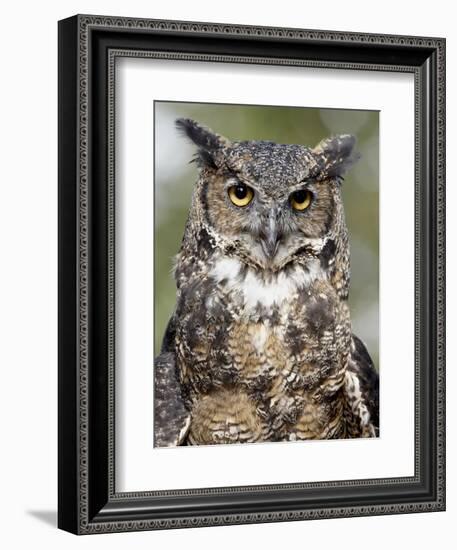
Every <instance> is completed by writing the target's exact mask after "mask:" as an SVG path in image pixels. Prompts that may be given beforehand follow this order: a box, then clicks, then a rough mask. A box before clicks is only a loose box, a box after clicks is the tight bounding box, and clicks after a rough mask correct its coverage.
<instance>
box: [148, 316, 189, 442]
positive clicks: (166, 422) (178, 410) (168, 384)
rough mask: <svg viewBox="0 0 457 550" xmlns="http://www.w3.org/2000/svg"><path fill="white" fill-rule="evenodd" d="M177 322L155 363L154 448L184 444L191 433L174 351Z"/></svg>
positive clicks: (167, 331) (168, 329) (167, 335)
mask: <svg viewBox="0 0 457 550" xmlns="http://www.w3.org/2000/svg"><path fill="white" fill-rule="evenodd" d="M172 334H174V324H173V321H170V323H168V327H167V330H166V332H165V337H164V341H163V344H162V350H161V353H160V355H159V356H158V357H156V359H155V361H154V445H155V446H156V447H175V446H177V445H183V444H184V442H185V439H186V436H187V432H188V431H189V426H190V414H189V411H188V410H187V408H186V406H185V404H184V400H183V398H182V394H181V385H180V383H179V379H178V373H177V371H176V357H175V353H174V351H171V349H172V346H171V340H172Z"/></svg>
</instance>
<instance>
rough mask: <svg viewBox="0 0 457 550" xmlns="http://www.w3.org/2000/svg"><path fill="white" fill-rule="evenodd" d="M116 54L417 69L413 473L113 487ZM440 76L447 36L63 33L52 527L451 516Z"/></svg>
mask: <svg viewBox="0 0 457 550" xmlns="http://www.w3.org/2000/svg"><path fill="white" fill-rule="evenodd" d="M118 56H133V57H153V58H161V59H164V58H165V59H189V60H190V59H193V60H195V59H197V60H201V61H217V62H228V61H230V62H237V63H249V64H259V63H262V64H281V65H295V66H308V67H328V68H339V69H357V70H374V71H377V70H381V71H393V72H411V73H414V76H415V119H416V138H415V139H416V143H415V158H416V166H415V172H416V176H415V179H416V191H415V195H416V204H415V209H416V210H415V220H416V221H415V234H416V242H415V256H416V260H415V262H416V266H415V270H416V281H415V284H416V291H415V292H416V311H415V319H416V358H415V368H416V374H415V376H416V397H415V403H416V405H415V409H416V410H415V421H416V442H415V464H416V467H415V475H414V477H409V478H389V479H375V480H352V481H335V482H325V483H297V484H287V485H267V486H254V487H252V486H248V487H227V488H215V489H212V488H211V489H210V488H208V489H195V490H194V489H186V490H174V491H153V492H141V493H116V492H115V488H114V475H113V473H114V425H113V419H114V284H115V278H114V185H115V182H114V81H115V59H116V57H118ZM444 69H445V41H444V39H441V38H424V37H407V36H388V35H372V34H356V33H341V32H331V31H312V30H302V29H285V28H269V27H252V26H241V25H222V24H213V23H193V22H180V21H160V20H149V19H128V18H116V17H98V16H88V15H77V16H74V17H71V18H68V19H65V20H62V21H60V22H59V513H58V525H59V527H60V528H62V529H65V530H68V531H71V532H73V533H77V534H88V533H101V532H115V531H131V530H146V529H166V528H178V527H196V526H209V525H224V524H240V523H255V522H271V521H292V520H302V519H318V518H330V517H347V516H361V515H375V514H393V513H407V512H424V511H439V510H444V509H445V473H444V469H445V424H444V422H445V397H444V392H445V373H444V357H445V342H444V334H445V331H444V319H445V311H444V307H445V306H444V292H445V288H444V287H445V274H444V246H445V237H444V224H445V219H444V216H445V214H444V200H445V197H444V179H445V159H444V154H445V153H444V151H445V149H444V139H445V137H444V136H445V73H444ZM95 403H96V405H95Z"/></svg>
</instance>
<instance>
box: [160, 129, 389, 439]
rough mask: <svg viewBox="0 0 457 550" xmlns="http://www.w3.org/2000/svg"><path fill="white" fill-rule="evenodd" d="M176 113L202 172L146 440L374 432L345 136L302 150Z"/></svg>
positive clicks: (371, 372)
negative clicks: (357, 301) (353, 269)
mask: <svg viewBox="0 0 457 550" xmlns="http://www.w3.org/2000/svg"><path fill="white" fill-rule="evenodd" d="M176 125H177V128H178V129H179V130H180V131H182V132H183V133H184V134H185V135H186V136H187V137H188V138H190V140H191V141H192V142H193V143H194V144H195V145H196V146H197V155H196V160H197V162H198V165H199V168H200V176H199V179H198V181H197V183H196V185H195V188H194V192H193V198H192V205H191V208H190V212H189V216H188V220H187V224H186V228H185V231H184V237H183V240H182V245H181V249H180V251H179V253H178V255H177V259H176V265H175V271H174V274H175V279H176V285H177V297H176V308H175V311H174V313H173V315H172V317H171V319H170V322H169V324H168V327H167V330H166V334H165V337H164V340H163V344H162V349H161V353H160V355H159V356H158V357H157V359H156V361H155V430H154V432H155V445H156V446H171V445H200V444H214V443H242V442H256V441H290V440H302V439H332V438H352V437H375V436H377V434H378V425H379V422H378V375H377V373H376V371H375V369H374V367H373V364H372V361H371V359H370V356H369V354H368V352H367V350H366V348H365V346H364V344H363V343H362V342H361V340H359V339H358V338H357V337H356V336H355V335H354V334H352V330H351V320H350V313H349V307H348V293H349V244H348V231H347V228H346V223H345V219H344V209H343V202H342V197H341V184H342V175H343V174H344V172H345V171H346V170H347V169H348V168H349V167H350V165H351V164H352V163H353V162H354V160H356V155H355V154H354V152H353V149H354V144H355V138H354V137H353V136H350V135H340V136H337V137H332V138H329V139H324V140H323V141H321V142H320V143H319V144H318V145H317V146H316V147H314V148H309V147H305V146H302V145H281V144H277V143H274V142H271V141H229V140H228V139H227V138H224V137H222V136H220V135H218V134H216V133H214V132H213V131H211V130H210V129H209V128H206V127H205V126H202V125H200V124H199V123H197V122H195V121H193V120H190V119H178V120H177V121H176Z"/></svg>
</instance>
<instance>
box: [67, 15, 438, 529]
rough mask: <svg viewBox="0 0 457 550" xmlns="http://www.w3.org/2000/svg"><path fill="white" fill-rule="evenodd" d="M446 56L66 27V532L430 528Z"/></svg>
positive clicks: (186, 28) (339, 40) (369, 38)
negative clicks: (355, 522) (406, 524)
mask: <svg viewBox="0 0 457 550" xmlns="http://www.w3.org/2000/svg"><path fill="white" fill-rule="evenodd" d="M444 56H445V41H444V39H440V38H425V37H408V36H387V35H370V34H353V33H340V32H333V31H332V32H330V31H312V30H301V29H283V28H266V27H248V26H236V25H221V24H214V23H193V22H180V21H159V20H146V19H128V18H115V17H100V16H86V15H78V16H74V17H71V18H68V19H65V20H62V21H60V22H59V527H60V528H62V529H65V530H68V531H70V532H73V533H77V534H89V533H100V532H117V531H129V530H145V529H166V528H178V527H191V526H205V525H207V526H209V525H226V524H239V523H254V522H269V521H292V520H300V519H317V518H332V517H344V516H346V517H347V516H358V515H374V514H392V513H407V512H420V511H424V512H426V511H439V510H444V508H445V477H444V476H445V473H444V466H445V449H444V444H445V442H444V434H445V426H444V422H445V416H444V390H445V382H444V346H445V343H444V177H445V167H444V162H445V159H444V150H445V149H444V127H445V103H444V102H445V89H444V87H445V79H444V67H445V59H444ZM183 465H185V467H183Z"/></svg>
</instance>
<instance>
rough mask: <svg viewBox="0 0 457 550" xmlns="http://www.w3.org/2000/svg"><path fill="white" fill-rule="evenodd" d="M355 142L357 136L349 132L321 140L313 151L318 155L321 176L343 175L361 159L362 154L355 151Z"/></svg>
mask: <svg viewBox="0 0 457 550" xmlns="http://www.w3.org/2000/svg"><path fill="white" fill-rule="evenodd" d="M355 144H356V139H355V137H354V136H351V135H349V134H343V135H340V136H335V137H331V138H327V139H323V140H322V141H321V142H319V143H318V144H317V145H316V147H315V148H314V149H313V153H314V154H315V155H317V158H318V163H319V166H320V173H321V176H322V177H325V178H334V177H341V176H343V175H344V174H345V173H346V172H347V171H348V170H349V169H350V168H351V166H352V165H353V164H354V163H356V162H357V161H358V160H359V159H360V154H359V153H358V152H356V151H354V147H355Z"/></svg>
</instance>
